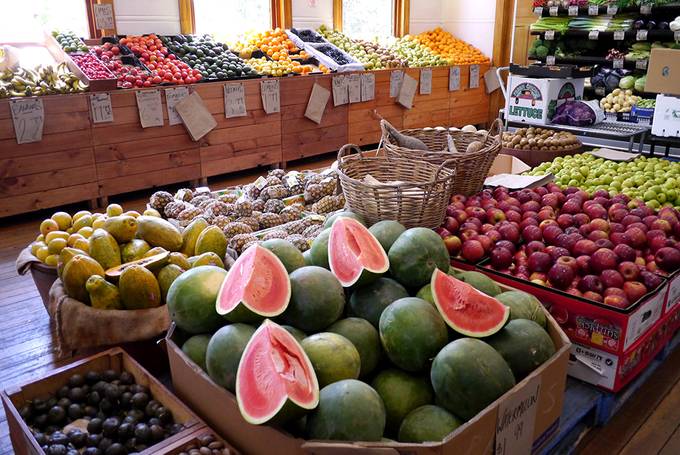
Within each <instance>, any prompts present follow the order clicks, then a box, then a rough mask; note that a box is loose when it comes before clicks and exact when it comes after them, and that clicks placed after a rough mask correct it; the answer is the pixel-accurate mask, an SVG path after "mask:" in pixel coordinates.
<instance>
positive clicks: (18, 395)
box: [0, 348, 204, 455]
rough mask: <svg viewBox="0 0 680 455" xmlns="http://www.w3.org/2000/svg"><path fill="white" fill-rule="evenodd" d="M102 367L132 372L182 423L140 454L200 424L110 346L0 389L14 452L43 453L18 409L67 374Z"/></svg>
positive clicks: (166, 444) (62, 381)
mask: <svg viewBox="0 0 680 455" xmlns="http://www.w3.org/2000/svg"><path fill="white" fill-rule="evenodd" d="M106 370H114V371H116V372H118V373H121V372H123V371H127V372H129V373H130V374H132V376H133V377H134V379H135V382H136V383H137V384H140V385H143V386H144V387H147V388H148V389H149V392H150V394H151V396H152V397H153V399H155V400H157V401H159V402H160V403H161V404H162V406H164V407H165V408H166V409H168V410H169V411H170V412H171V413H172V416H173V418H174V421H175V422H176V423H179V424H181V425H182V426H183V427H184V428H183V429H182V430H181V431H179V432H178V433H176V434H175V435H173V436H170V437H169V438H167V439H165V440H163V441H160V442H158V443H157V444H155V445H152V446H150V447H148V448H147V449H145V450H143V451H142V452H140V453H141V454H143V455H150V454H152V453H159V452H160V453H164V452H163V448H164V447H171V446H172V445H173V444H174V443H176V442H177V441H182V440H185V438H186V437H187V436H189V435H192V434H194V433H195V431H196V430H197V429H198V428H200V427H201V426H203V425H204V424H203V422H202V421H201V420H200V419H199V418H198V417H197V416H196V415H195V414H194V413H193V412H192V411H191V410H190V409H189V408H188V407H186V406H185V405H184V404H183V403H182V402H181V401H180V400H179V399H177V397H175V396H174V395H173V394H172V393H170V391H168V389H166V388H165V386H163V385H162V384H161V383H160V382H159V381H158V380H157V379H156V378H154V377H153V376H151V375H150V374H149V373H148V372H147V371H146V370H145V369H144V368H143V367H142V366H141V365H140V364H138V363H137V362H136V361H135V360H134V359H133V358H132V357H130V356H129V355H128V354H127V353H126V352H125V351H124V350H122V349H120V348H114V349H110V350H108V351H104V352H102V353H99V354H97V355H94V356H92V357H88V358H86V359H83V360H79V361H77V362H74V363H72V364H70V365H67V366H65V367H63V368H59V369H57V370H55V371H53V372H52V373H51V374H49V375H47V376H45V377H43V378H41V379H37V380H35V381H33V382H30V383H28V384H24V385H23V386H20V387H12V388H10V389H8V390H3V391H2V392H1V393H0V397H1V398H2V404H3V406H4V408H5V414H6V415H7V424H8V426H9V433H10V439H11V441H12V446H13V447H14V451H15V453H16V454H17V455H25V454H42V453H44V452H43V450H42V449H41V447H40V445H39V444H38V442H37V441H36V439H35V438H34V437H33V434H32V433H31V430H30V429H29V427H28V425H27V424H26V422H25V421H24V420H23V418H22V417H21V415H20V411H19V409H21V408H22V407H23V406H24V405H26V404H27V403H28V402H30V401H32V400H35V399H36V398H40V397H46V396H48V395H54V394H55V392H56V391H57V390H59V389H60V388H61V387H63V386H65V385H66V384H67V383H68V380H69V378H70V377H71V376H73V375H74V374H80V375H85V374H86V373H87V372H88V371H97V372H100V373H101V372H104V371H106Z"/></svg>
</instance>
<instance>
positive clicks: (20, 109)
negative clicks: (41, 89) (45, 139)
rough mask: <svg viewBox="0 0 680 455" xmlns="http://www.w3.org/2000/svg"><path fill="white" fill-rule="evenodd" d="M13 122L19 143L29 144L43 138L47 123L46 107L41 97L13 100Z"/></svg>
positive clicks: (11, 105)
mask: <svg viewBox="0 0 680 455" xmlns="http://www.w3.org/2000/svg"><path fill="white" fill-rule="evenodd" d="M10 109H11V111H12V122H13V123H14V133H15V134H16V137H17V144H29V143H31V142H40V141H41V140H42V134H43V125H44V124H45V108H44V106H43V102H42V100H41V99H40V98H30V99H25V100H12V101H11V103H10Z"/></svg>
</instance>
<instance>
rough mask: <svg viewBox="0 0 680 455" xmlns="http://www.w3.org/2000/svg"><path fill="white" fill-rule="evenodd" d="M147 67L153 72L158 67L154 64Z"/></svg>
mask: <svg viewBox="0 0 680 455" xmlns="http://www.w3.org/2000/svg"><path fill="white" fill-rule="evenodd" d="M146 67H147V68H149V70H151V71H153V70H155V69H156V65H154V64H153V63H149V64H148V65H146Z"/></svg>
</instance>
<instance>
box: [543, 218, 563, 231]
mask: <svg viewBox="0 0 680 455" xmlns="http://www.w3.org/2000/svg"><path fill="white" fill-rule="evenodd" d="M551 225H554V226H555V227H558V228H559V227H560V225H559V224H557V221H555V220H543V221H541V223H540V224H539V225H538V227H540V228H541V230H542V231H544V230H545V229H546V228H547V227H548V226H551ZM560 230H561V229H560Z"/></svg>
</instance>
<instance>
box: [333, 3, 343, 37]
mask: <svg viewBox="0 0 680 455" xmlns="http://www.w3.org/2000/svg"><path fill="white" fill-rule="evenodd" d="M333 28H334V29H336V30H339V31H342V0H333Z"/></svg>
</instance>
